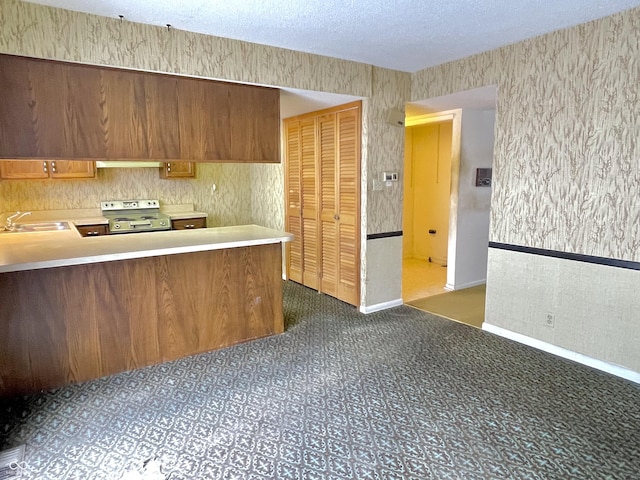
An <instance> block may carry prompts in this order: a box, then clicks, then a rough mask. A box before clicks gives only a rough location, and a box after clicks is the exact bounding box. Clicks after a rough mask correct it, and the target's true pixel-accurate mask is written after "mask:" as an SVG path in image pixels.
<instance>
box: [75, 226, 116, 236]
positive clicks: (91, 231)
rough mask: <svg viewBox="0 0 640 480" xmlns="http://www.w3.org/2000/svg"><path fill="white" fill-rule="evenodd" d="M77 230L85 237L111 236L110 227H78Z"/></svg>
mask: <svg viewBox="0 0 640 480" xmlns="http://www.w3.org/2000/svg"><path fill="white" fill-rule="evenodd" d="M76 229H77V230H78V232H79V233H80V235H82V236H83V237H99V236H100V235H108V234H109V226H108V225H103V224H100V225H76Z"/></svg>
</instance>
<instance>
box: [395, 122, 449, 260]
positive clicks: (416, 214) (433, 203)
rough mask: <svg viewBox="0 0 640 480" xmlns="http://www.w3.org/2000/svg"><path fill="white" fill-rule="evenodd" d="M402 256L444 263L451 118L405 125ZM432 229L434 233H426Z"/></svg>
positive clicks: (447, 218)
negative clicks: (403, 239)
mask: <svg viewBox="0 0 640 480" xmlns="http://www.w3.org/2000/svg"><path fill="white" fill-rule="evenodd" d="M405 135H406V137H405V138H406V141H407V144H408V147H407V153H406V154H405V191H404V195H405V197H404V222H403V223H404V225H403V235H404V237H405V245H406V247H407V249H406V251H405V252H404V255H403V257H404V258H417V259H420V260H428V259H429V258H431V259H432V260H433V261H434V262H436V263H440V264H446V262H447V250H448V236H449V208H450V196H451V141H452V124H451V121H444V122H433V123H427V124H424V125H416V126H412V127H407V129H406V134H405ZM429 230H435V231H436V233H435V234H429Z"/></svg>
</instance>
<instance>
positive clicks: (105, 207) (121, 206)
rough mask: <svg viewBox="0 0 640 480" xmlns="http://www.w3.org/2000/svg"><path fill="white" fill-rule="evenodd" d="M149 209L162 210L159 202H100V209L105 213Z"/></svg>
mask: <svg viewBox="0 0 640 480" xmlns="http://www.w3.org/2000/svg"><path fill="white" fill-rule="evenodd" d="M147 208H156V209H157V208H160V202H159V201H158V200H109V201H107V202H100V209H101V210H102V211H103V212H107V211H110V210H140V209H147Z"/></svg>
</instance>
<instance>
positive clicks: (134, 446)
mask: <svg viewBox="0 0 640 480" xmlns="http://www.w3.org/2000/svg"><path fill="white" fill-rule="evenodd" d="M285 315H286V320H287V323H288V328H287V331H286V333H284V334H282V335H280V336H277V337H272V338H268V339H263V340H259V341H255V342H250V343H246V344H243V345H239V346H236V347H233V348H228V349H225V350H222V351H217V352H211V353H207V354H203V355H198V356H194V357H190V358H186V359H183V360H179V361H175V362H172V363H167V364H162V365H156V366H153V367H149V368H145V369H141V370H137V371H133V372H128V373H123V374H119V375H114V376H111V377H108V378H103V379H100V380H96V381H92V382H87V383H84V384H82V385H76V386H71V387H68V388H63V389H60V390H56V391H54V392H47V393H43V394H40V395H35V396H31V397H27V398H18V399H12V400H10V401H6V400H5V401H4V402H2V403H1V404H0V450H4V449H5V448H9V447H12V446H16V445H20V444H26V453H25V457H24V460H25V462H24V464H23V465H22V467H23V468H22V472H21V473H22V477H21V478H23V479H34V480H35V479H38V480H47V479H82V480H87V479H110V480H118V479H120V478H122V476H123V475H124V474H125V473H127V472H129V473H131V472H135V471H142V465H143V462H144V461H145V460H148V459H150V458H155V459H157V460H158V461H159V462H160V463H161V465H162V472H163V473H164V474H165V475H166V478H167V479H168V480H178V479H185V480H186V479H189V480H191V479H224V480H232V479H254V480H258V479H273V478H277V479H300V480H314V479H336V480H339V479H421V480H422V479H438V480H441V479H465V480H469V479H580V480H584V479H637V478H640V477H639V472H640V386H638V385H635V384H632V383H630V382H627V381H624V380H621V379H618V378H616V377H612V376H609V375H607V374H605V373H600V372H597V371H594V370H591V369H589V368H587V367H584V366H581V365H578V364H574V363H571V362H569V361H565V360H562V359H558V358H556V357H553V356H551V355H548V354H545V353H542V352H539V351H536V350H533V349H531V348H528V347H526V346H523V345H519V344H516V343H514V342H511V341H508V340H505V339H503V338H499V337H496V336H493V335H491V334H488V333H486V332H483V331H481V330H478V329H475V328H472V327H468V326H465V325H461V324H458V323H455V322H451V321H448V320H444V319H440V318H438V317H435V316H432V315H429V314H426V313H424V312H420V311H419V310H416V309H413V308H410V307H398V308H394V309H391V310H387V311H384V312H378V313H374V314H370V315H367V316H365V315H362V314H359V313H357V312H356V310H355V309H354V308H353V307H350V306H347V305H345V304H343V303H341V302H339V301H337V300H334V299H332V298H330V297H327V296H324V295H319V294H317V293H315V292H313V291H311V290H308V289H306V288H304V287H301V286H299V285H296V284H293V283H290V282H288V283H287V284H286V285H285ZM140 478H143V477H140Z"/></svg>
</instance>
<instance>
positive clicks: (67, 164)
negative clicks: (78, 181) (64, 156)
mask: <svg viewBox="0 0 640 480" xmlns="http://www.w3.org/2000/svg"><path fill="white" fill-rule="evenodd" d="M49 175H50V176H51V178H93V177H95V176H96V162H81V161H79V160H55V161H51V162H49Z"/></svg>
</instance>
